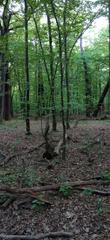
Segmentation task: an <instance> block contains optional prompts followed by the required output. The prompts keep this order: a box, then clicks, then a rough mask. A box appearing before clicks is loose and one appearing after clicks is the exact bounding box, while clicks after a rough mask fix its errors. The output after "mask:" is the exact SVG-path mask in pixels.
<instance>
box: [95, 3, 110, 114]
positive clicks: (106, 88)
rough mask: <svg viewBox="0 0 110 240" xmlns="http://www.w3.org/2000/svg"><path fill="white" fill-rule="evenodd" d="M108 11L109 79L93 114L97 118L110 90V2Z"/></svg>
mask: <svg viewBox="0 0 110 240" xmlns="http://www.w3.org/2000/svg"><path fill="white" fill-rule="evenodd" d="M108 10H109V14H108V22H109V46H108V47H109V77H108V81H107V83H106V85H105V87H104V90H103V92H102V94H101V96H100V98H99V101H98V104H97V106H96V109H95V111H94V112H93V117H97V115H98V113H99V111H100V110H101V107H102V105H103V103H104V99H105V97H106V95H107V92H108V91H109V90H110V0H109V3H108Z"/></svg>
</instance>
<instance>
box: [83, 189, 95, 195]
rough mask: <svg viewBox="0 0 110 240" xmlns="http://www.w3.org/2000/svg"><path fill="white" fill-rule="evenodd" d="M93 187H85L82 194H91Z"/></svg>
mask: <svg viewBox="0 0 110 240" xmlns="http://www.w3.org/2000/svg"><path fill="white" fill-rule="evenodd" d="M93 191H94V190H93V189H91V188H87V189H85V190H84V191H83V194H84V195H85V196H91V195H92V194H93Z"/></svg>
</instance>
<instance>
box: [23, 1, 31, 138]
mask: <svg viewBox="0 0 110 240" xmlns="http://www.w3.org/2000/svg"><path fill="white" fill-rule="evenodd" d="M24 5H25V16H24V17H25V75H26V134H28V135H29V134H30V133H31V132H30V119H29V117H30V102H29V100H30V98H29V97H30V81H29V53H28V2H27V0H24Z"/></svg>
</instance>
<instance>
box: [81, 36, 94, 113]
mask: <svg viewBox="0 0 110 240" xmlns="http://www.w3.org/2000/svg"><path fill="white" fill-rule="evenodd" d="M80 50H81V57H82V61H83V66H84V76H85V105H86V116H87V117H90V114H91V108H92V103H91V96H92V94H91V81H90V79H89V73H88V66H87V62H86V58H85V56H84V49H83V42H82V37H81V38H80Z"/></svg>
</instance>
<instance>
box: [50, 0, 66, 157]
mask: <svg viewBox="0 0 110 240" xmlns="http://www.w3.org/2000/svg"><path fill="white" fill-rule="evenodd" d="M50 2H51V7H52V12H53V15H54V17H55V21H56V24H57V30H58V40H59V62H60V83H61V114H62V126H63V152H62V158H63V159H65V151H66V138H65V136H66V127H65V114H64V94H63V82H64V74H63V49H62V36H61V30H60V24H59V21H58V19H57V16H56V11H55V6H54V2H53V0H51V1H50Z"/></svg>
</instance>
